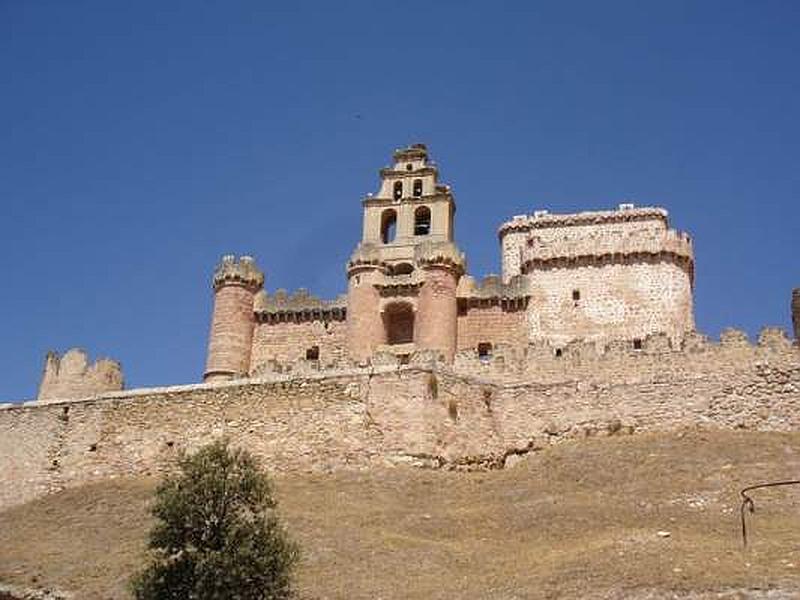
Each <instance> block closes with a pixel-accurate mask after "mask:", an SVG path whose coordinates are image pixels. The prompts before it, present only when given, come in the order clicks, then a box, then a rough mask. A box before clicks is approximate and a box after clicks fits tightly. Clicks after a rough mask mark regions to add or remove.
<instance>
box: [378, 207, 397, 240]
mask: <svg viewBox="0 0 800 600" xmlns="http://www.w3.org/2000/svg"><path fill="white" fill-rule="evenodd" d="M396 233H397V213H396V212H395V211H393V210H392V209H389V210H385V211H383V214H382V215H381V242H383V243H384V244H391V243H392V242H393V241H394V236H395V234H396Z"/></svg>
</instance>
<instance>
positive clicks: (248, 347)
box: [204, 256, 264, 381]
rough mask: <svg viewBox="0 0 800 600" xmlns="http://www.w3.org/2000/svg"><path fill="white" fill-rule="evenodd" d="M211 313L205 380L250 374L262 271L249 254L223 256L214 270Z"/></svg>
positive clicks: (262, 279) (262, 281)
mask: <svg viewBox="0 0 800 600" xmlns="http://www.w3.org/2000/svg"><path fill="white" fill-rule="evenodd" d="M213 281H214V314H213V316H212V319H211V334H210V336H209V343H208V360H207V362H206V372H205V377H204V379H205V381H220V380H227V379H234V378H237V377H244V376H246V375H248V374H249V369H250V354H251V352H252V344H253V329H254V327H255V314H254V299H255V294H256V292H258V291H259V290H260V289H261V287H262V286H263V285H264V275H263V273H261V271H260V270H259V269H258V267H256V265H255V262H254V261H253V259H252V258H251V257H249V256H243V257H242V258H241V259H239V260H238V261H237V260H236V258H235V257H234V256H224V257H223V258H222V262H221V263H220V265H219V266H218V267H217V270H216V271H215V273H214V280H213Z"/></svg>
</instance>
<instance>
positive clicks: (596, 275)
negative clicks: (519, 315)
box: [528, 260, 694, 344]
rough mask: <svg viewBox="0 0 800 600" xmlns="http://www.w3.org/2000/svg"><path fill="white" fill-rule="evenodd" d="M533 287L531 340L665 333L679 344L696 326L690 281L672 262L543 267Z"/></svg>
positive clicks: (535, 274)
mask: <svg viewBox="0 0 800 600" xmlns="http://www.w3.org/2000/svg"><path fill="white" fill-rule="evenodd" d="M529 285H530V294H531V299H530V302H529V304H528V331H529V335H530V339H531V340H536V339H548V340H551V341H552V342H554V343H559V344H566V343H568V342H570V341H572V340H576V339H589V340H611V339H633V338H644V337H646V336H648V335H650V334H653V333H659V332H663V333H666V334H667V335H668V336H669V337H670V338H671V339H672V340H674V341H676V342H678V341H680V340H681V339H682V338H683V336H684V335H685V334H686V333H687V332H689V331H691V330H693V329H694V317H693V309H692V285H691V281H690V279H689V277H688V275H687V274H686V272H685V271H684V270H683V269H682V268H681V267H680V266H678V265H675V264H674V263H672V262H668V261H665V262H661V261H658V260H656V261H653V262H631V263H630V264H613V263H612V264H607V265H602V266H576V267H563V268H552V269H542V270H537V271H535V272H533V273H531V274H530V275H529ZM574 294H577V296H578V298H577V299H575V296H574Z"/></svg>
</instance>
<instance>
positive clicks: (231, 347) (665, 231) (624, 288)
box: [204, 144, 694, 382]
mask: <svg viewBox="0 0 800 600" xmlns="http://www.w3.org/2000/svg"><path fill="white" fill-rule="evenodd" d="M380 178H381V181H380V187H379V189H378V191H377V193H376V194H374V195H373V194H370V195H368V196H367V197H366V198H365V199H364V200H363V201H362V206H363V227H362V236H361V241H360V242H359V243H358V245H357V246H356V248H355V250H354V251H353V254H352V256H351V258H350V260H349V262H348V264H347V293H346V294H345V295H344V296H342V297H340V298H337V299H335V300H331V301H323V300H320V299H318V298H315V297H313V296H309V295H308V294H307V293H305V292H299V293H296V294H294V295H292V296H289V295H287V294H286V293H285V292H283V291H278V292H275V293H274V294H269V293H267V292H266V291H265V290H264V289H263V286H264V275H263V274H262V272H261V271H260V270H259V269H258V267H257V266H256V264H255V262H254V260H253V259H252V258H251V257H247V256H244V257H241V258H240V259H238V260H237V259H236V258H235V257H233V256H226V257H224V258H223V259H222V262H221V263H220V265H219V266H218V267H217V270H216V272H215V274H214V279H213V281H214V291H215V304H214V314H213V320H212V325H211V335H210V340H209V350H208V361H207V366H206V372H205V378H204V379H205V381H209V382H211V381H220V380H228V379H235V378H241V377H248V376H252V375H256V374H259V373H261V372H263V371H264V370H265V369H267V368H269V365H270V364H271V363H273V364H274V363H276V362H277V363H291V362H294V361H297V360H312V361H319V362H321V363H322V364H335V363H339V362H341V361H343V360H349V361H352V362H353V363H355V364H367V363H368V362H369V361H371V359H372V358H373V357H374V356H375V355H376V354H377V353H388V354H391V355H394V356H397V357H398V358H399V360H400V361H401V362H404V361H407V360H408V359H409V357H410V356H411V354H412V353H414V352H416V351H432V352H435V353H436V354H438V355H439V356H440V357H441V358H442V359H443V361H444V362H445V363H447V364H452V363H453V362H454V360H455V357H456V354H457V353H459V352H460V353H474V354H476V355H478V356H479V357H481V358H485V357H488V356H489V355H490V354H491V353H492V351H493V349H494V348H496V347H498V346H501V345H502V346H511V347H516V348H518V349H520V350H522V349H524V348H525V347H526V346H527V345H528V344H531V343H540V342H546V343H548V344H550V345H552V346H553V351H554V352H559V351H562V350H563V347H564V346H566V345H567V344H569V343H570V342H572V341H575V340H586V341H591V342H593V343H596V344H598V345H600V346H601V345H604V344H606V343H608V342H610V341H613V340H626V341H628V342H630V343H631V344H633V345H635V346H638V347H640V346H641V344H642V341H643V340H644V339H645V338H646V337H647V336H649V335H652V334H665V335H666V336H667V337H668V338H669V340H670V342H671V343H673V344H674V345H676V346H678V345H680V343H681V342H682V340H683V338H684V336H685V335H686V334H687V333H688V332H690V331H692V330H693V329H694V317H693V310H692V286H693V279H694V257H693V254H692V244H691V240H690V238H689V236H688V235H686V234H684V233H681V232H677V231H675V230H672V229H670V228H669V222H668V220H667V212H666V211H665V210H664V209H661V208H636V207H634V206H633V205H632V204H621V205H620V206H619V208H618V209H617V210H609V211H595V212H582V213H578V214H569V215H551V214H548V213H547V211H537V212H535V213H533V215H530V216H528V215H526V216H516V217H514V218H513V219H512V220H510V221H508V222H506V223H504V224H503V225H501V227H500V229H499V238H500V247H501V254H502V256H501V263H502V277H496V276H490V277H486V278H484V279H483V280H482V281H476V280H475V279H474V278H472V277H470V276H469V275H468V274H467V273H466V260H465V257H464V254H463V253H462V252H461V250H460V249H459V248H458V246H457V245H456V244H455V242H454V239H453V230H454V222H455V213H456V203H455V198H454V196H453V194H452V192H451V190H450V187H449V186H447V185H444V184H442V183H440V181H439V172H438V169H437V168H436V166H435V165H434V164H433V163H432V162H431V161H430V159H429V157H428V151H427V149H426V148H425V146H424V145H422V144H416V145H413V146H411V147H409V148H405V149H402V150H397V151H396V152H395V153H394V157H393V164H392V166H391V167H388V168H385V169H382V170H381V171H380Z"/></svg>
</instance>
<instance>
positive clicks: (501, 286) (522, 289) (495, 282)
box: [457, 275, 531, 300]
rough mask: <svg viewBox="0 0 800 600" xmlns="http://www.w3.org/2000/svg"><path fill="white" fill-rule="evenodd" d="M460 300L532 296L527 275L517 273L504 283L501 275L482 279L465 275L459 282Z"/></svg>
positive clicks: (514, 298)
mask: <svg viewBox="0 0 800 600" xmlns="http://www.w3.org/2000/svg"><path fill="white" fill-rule="evenodd" d="M457 293H458V299H459V300H494V299H497V300H516V299H521V298H527V297H529V296H530V293H531V292H530V283H529V281H528V279H527V277H523V276H520V275H517V276H515V277H512V278H511V279H510V280H509V281H508V282H507V283H504V282H503V280H502V278H501V277H500V276H499V275H487V276H486V277H484V278H483V279H481V280H480V281H476V280H475V278H474V277H470V276H469V275H465V276H464V277H462V278H461V280H460V281H459V282H458V291H457Z"/></svg>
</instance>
